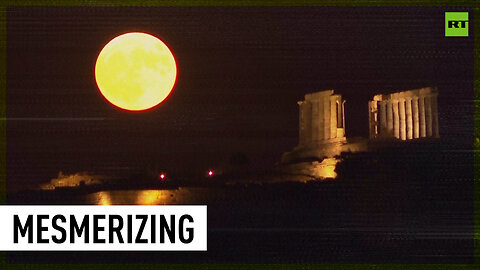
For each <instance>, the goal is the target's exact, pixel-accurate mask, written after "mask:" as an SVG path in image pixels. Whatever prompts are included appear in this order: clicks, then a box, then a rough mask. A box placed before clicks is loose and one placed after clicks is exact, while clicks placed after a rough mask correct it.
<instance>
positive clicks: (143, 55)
mask: <svg viewBox="0 0 480 270" xmlns="http://www.w3.org/2000/svg"><path fill="white" fill-rule="evenodd" d="M176 77H177V65H176V63H175V58H174V57H173V54H172V52H171V51H170V49H169V48H168V47H167V45H165V43H163V42H162V41H161V40H160V39H158V38H156V37H154V36H152V35H149V34H145V33H138V32H134V33H126V34H123V35H120V36H118V37H116V38H114V39H112V40H110V42H108V43H107V45H105V47H103V49H102V51H101V52H100V54H99V55H98V58H97V62H96V64H95V79H96V81H97V86H98V88H99V90H100V92H101V93H102V95H103V96H104V97H105V98H106V99H107V100H108V101H109V102H110V103H112V104H113V105H115V106H117V107H120V108H122V109H125V110H129V111H142V110H147V109H150V108H152V107H155V106H157V105H158V104H160V103H161V102H162V101H163V100H165V99H166V98H167V97H168V95H169V94H170V92H171V91H172V89H173V86H174V85H175V80H176Z"/></svg>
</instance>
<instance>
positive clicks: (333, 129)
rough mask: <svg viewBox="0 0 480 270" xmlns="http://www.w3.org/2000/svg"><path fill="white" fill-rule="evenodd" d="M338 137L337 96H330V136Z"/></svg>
mask: <svg viewBox="0 0 480 270" xmlns="http://www.w3.org/2000/svg"><path fill="white" fill-rule="evenodd" d="M336 137H337V97H335V96H333V97H331V98H330V138H332V139H333V138H336Z"/></svg>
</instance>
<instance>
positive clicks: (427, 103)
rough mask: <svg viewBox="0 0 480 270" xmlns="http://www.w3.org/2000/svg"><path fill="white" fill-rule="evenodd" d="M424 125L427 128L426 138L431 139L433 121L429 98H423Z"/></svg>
mask: <svg viewBox="0 0 480 270" xmlns="http://www.w3.org/2000/svg"><path fill="white" fill-rule="evenodd" d="M425 124H426V128H427V137H432V135H433V129H432V124H433V119H432V102H431V96H430V95H429V96H426V97H425Z"/></svg>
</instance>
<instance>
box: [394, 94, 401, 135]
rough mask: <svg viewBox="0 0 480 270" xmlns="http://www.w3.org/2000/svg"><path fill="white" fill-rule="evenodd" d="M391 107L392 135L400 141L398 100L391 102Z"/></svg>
mask: <svg viewBox="0 0 480 270" xmlns="http://www.w3.org/2000/svg"><path fill="white" fill-rule="evenodd" d="M392 106H393V135H394V136H395V138H397V139H400V114H399V111H398V100H393V101H392Z"/></svg>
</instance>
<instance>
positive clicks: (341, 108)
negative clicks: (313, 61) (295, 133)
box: [282, 90, 346, 162]
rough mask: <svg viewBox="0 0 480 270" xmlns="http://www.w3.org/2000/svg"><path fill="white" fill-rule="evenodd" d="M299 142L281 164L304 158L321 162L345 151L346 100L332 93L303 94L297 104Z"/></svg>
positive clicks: (285, 155)
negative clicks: (302, 98)
mask: <svg viewBox="0 0 480 270" xmlns="http://www.w3.org/2000/svg"><path fill="white" fill-rule="evenodd" d="M298 105H299V142H298V146H297V147H295V148H294V149H293V150H292V151H291V152H286V153H284V154H283V157H282V162H290V161H294V160H298V159H304V158H316V159H323V158H325V157H333V156H336V155H339V154H340V153H341V152H342V151H345V150H346V149H345V147H346V144H345V143H346V138H345V100H343V99H342V96H341V95H339V94H335V93H334V90H325V91H320V92H315V93H311V94H306V95H305V100H302V101H299V102H298Z"/></svg>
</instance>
